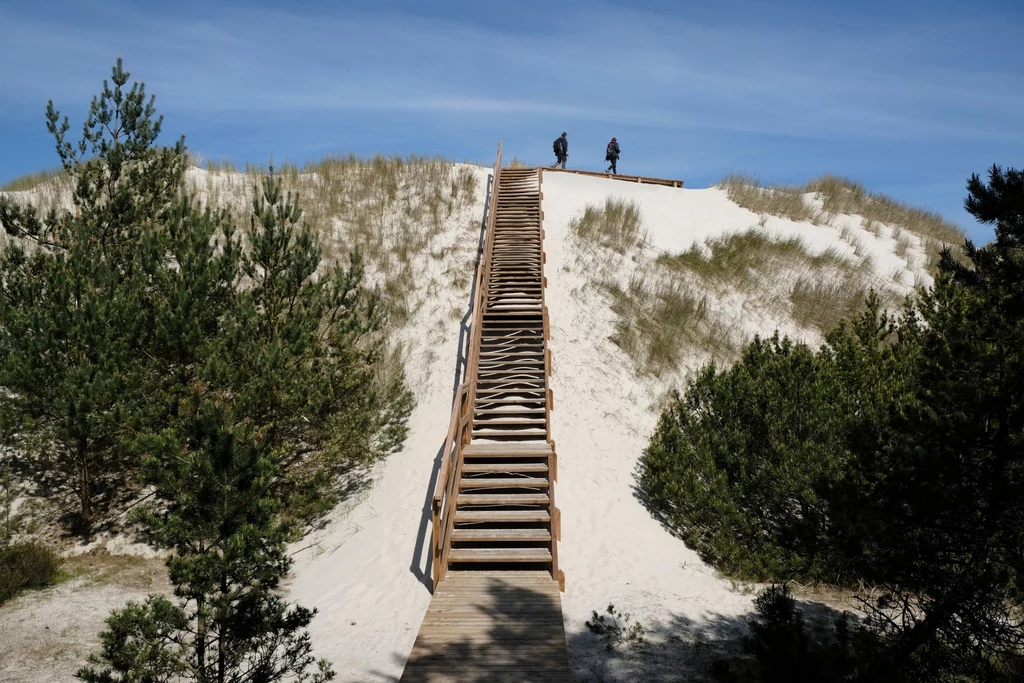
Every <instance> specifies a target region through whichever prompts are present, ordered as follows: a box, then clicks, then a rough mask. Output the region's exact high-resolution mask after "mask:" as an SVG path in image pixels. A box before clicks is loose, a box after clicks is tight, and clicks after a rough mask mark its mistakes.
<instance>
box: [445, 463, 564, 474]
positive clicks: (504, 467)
mask: <svg viewBox="0 0 1024 683" xmlns="http://www.w3.org/2000/svg"><path fill="white" fill-rule="evenodd" d="M547 471H548V464H547V463H546V462H519V463H516V462H482V463H472V462H470V463H464V464H463V465H462V473H463V474H476V473H480V474H492V473H512V472H524V473H525V472H547Z"/></svg>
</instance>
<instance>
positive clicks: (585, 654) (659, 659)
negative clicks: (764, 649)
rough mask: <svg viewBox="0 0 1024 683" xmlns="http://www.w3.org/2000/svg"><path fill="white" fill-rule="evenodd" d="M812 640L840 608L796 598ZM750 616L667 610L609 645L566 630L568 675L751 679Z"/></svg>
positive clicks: (582, 681) (701, 682)
mask: <svg viewBox="0 0 1024 683" xmlns="http://www.w3.org/2000/svg"><path fill="white" fill-rule="evenodd" d="M797 605H798V608H799V609H800V610H801V611H802V612H803V615H804V619H805V621H806V624H807V631H808V634H809V636H810V640H811V642H812V643H816V644H822V643H823V642H824V641H825V640H826V639H827V638H828V637H829V635H830V634H831V632H832V631H831V629H832V624H833V623H834V622H835V619H836V618H837V617H838V616H839V614H840V612H839V611H838V610H836V609H834V608H832V607H829V606H827V605H822V604H820V603H815V602H811V601H808V600H799V599H798V600H797ZM754 616H755V611H754V608H753V599H751V609H750V611H749V612H748V613H746V614H742V615H736V616H725V615H710V616H708V617H707V618H703V619H699V620H695V619H691V618H689V617H686V616H683V615H673V616H672V617H671V618H670V619H669V620H668V621H667V622H664V623H659V624H655V625H650V624H642V625H643V626H644V629H645V642H644V643H643V644H640V645H625V644H620V645H613V646H612V647H608V646H607V645H606V641H605V640H603V639H602V638H601V637H600V636H597V635H595V634H593V633H590V632H589V631H584V632H581V633H572V634H568V635H567V640H568V648H569V665H570V668H571V670H572V680H573V681H575V682H579V683H608V682H611V681H649V682H651V683H669V682H675V681H687V682H693V683H757V682H758V681H760V680H761V679H760V676H759V669H758V663H757V661H756V660H755V659H754V658H753V656H752V655H750V654H748V653H746V652H745V651H744V640H745V639H746V638H747V637H748V636H749V634H750V628H749V625H748V624H749V621H750V619H751V618H753V617H754Z"/></svg>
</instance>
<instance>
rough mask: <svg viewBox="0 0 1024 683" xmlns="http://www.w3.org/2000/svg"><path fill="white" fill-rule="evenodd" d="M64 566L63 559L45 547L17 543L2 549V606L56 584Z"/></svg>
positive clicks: (38, 544) (28, 543)
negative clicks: (25, 591)
mask: <svg viewBox="0 0 1024 683" xmlns="http://www.w3.org/2000/svg"><path fill="white" fill-rule="evenodd" d="M60 564H61V559H60V556H59V555H57V553H56V552H54V551H53V549H52V548H50V547H48V546H45V545H43V544H42V543H38V542H27V543H16V544H14V545H11V546H8V547H6V548H2V549H0V605H2V604H3V603H5V602H7V601H8V600H10V599H11V598H13V597H14V596H16V595H18V593H21V592H22V591H24V590H28V589H31V588H44V587H46V586H51V585H53V584H54V583H56V581H57V576H58V574H59V571H60Z"/></svg>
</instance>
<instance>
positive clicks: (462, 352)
mask: <svg viewBox="0 0 1024 683" xmlns="http://www.w3.org/2000/svg"><path fill="white" fill-rule="evenodd" d="M493 185H494V174H493V173H492V174H490V175H488V176H487V192H486V193H485V195H484V216H483V220H481V221H480V233H479V235H478V237H477V247H476V259H475V261H474V272H475V271H476V270H478V269H479V268H480V262H481V260H482V259H483V255H484V238H485V236H486V235H485V233H486V229H487V217H488V213H489V211H490V206H491V192H492V190H493ZM476 283H477V278H476V277H473V278H472V284H471V285H470V290H469V305H468V307H467V309H466V314H465V315H464V316H462V320H460V321H459V346H458V351H457V352H456V354H455V369H454V372H453V373H452V402H454V401H455V399H456V397H457V396H458V392H459V386H461V385H462V383H463V382H464V381H465V378H466V367H467V363H468V361H469V358H468V355H469V343H470V333H471V332H472V330H471V329H470V328H471V325H470V322H471V321H472V319H473V302H474V301H475V300H476ZM446 434H447V432H446ZM447 446H448V444H447V443H442V444H441V446H440V447H439V448H438V449H437V453H436V454H434V464H433V466H432V467H431V469H430V479H429V481H428V482H427V491H426V495H425V496H424V499H423V507H422V508H421V510H420V523H419V527H418V528H417V531H416V543H415V544H414V546H413V551H412V560H411V561H410V563H409V571H411V572H412V573H413V575H414V576H415V577H416V578H417V579H418V580H419V582H420V583H422V584H423V585H424V586H426V587H427V590H433V588H434V579H433V576H432V573H433V562H434V554H433V552H430V553H427V556H426V559H425V560H422V559H421V558H423V549H424V547H425V546H426V545H427V539H428V537H429V536H430V534H431V532H432V529H433V506H432V503H433V500H434V489H435V488H436V487H437V477H438V475H439V474H440V471H441V461H442V459H443V458H444V450H445V448H446V447H447ZM421 562H423V567H421V566H420V563H421Z"/></svg>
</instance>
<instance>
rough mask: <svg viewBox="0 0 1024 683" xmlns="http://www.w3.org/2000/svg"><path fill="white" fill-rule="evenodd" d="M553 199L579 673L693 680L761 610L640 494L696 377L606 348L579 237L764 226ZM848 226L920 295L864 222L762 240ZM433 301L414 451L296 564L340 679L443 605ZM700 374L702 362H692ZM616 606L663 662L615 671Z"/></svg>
mask: <svg viewBox="0 0 1024 683" xmlns="http://www.w3.org/2000/svg"><path fill="white" fill-rule="evenodd" d="M477 173H478V174H479V177H480V178H481V180H482V181H483V182H481V184H480V185H481V187H480V189H479V197H478V198H477V199H478V201H477V202H476V205H475V206H474V207H472V211H475V216H477V220H479V216H480V215H481V214H482V206H483V191H484V188H485V187H486V175H487V173H486V170H483V169H478V170H477ZM543 192H544V211H545V214H546V215H545V229H546V233H547V239H546V250H547V254H548V262H547V266H546V274H547V276H548V289H547V297H548V305H549V309H550V314H551V328H552V331H551V339H552V342H551V343H552V350H553V363H554V375H553V378H552V386H553V390H554V411H553V434H554V438H555V440H556V443H557V448H558V453H559V480H558V484H557V487H558V488H557V490H558V500H559V507H560V508H561V510H562V542H561V545H560V546H559V552H560V558H561V564H562V567H563V569H564V570H565V573H566V577H567V587H566V592H565V594H564V596H563V606H564V615H565V626H566V631H567V634H568V639H569V652H570V660H571V662H570V663H571V665H572V667H573V670H574V676H575V677H576V679H577V680H580V681H584V680H668V679H671V678H673V677H674V676H678V675H683V674H687V675H692V674H693V673H694V672H696V671H697V670H699V669H700V666H701V663H702V661H703V660H706V659H707V658H708V657H713V656H714V653H715V651H716V646H715V641H716V640H720V639H721V638H723V637H724V636H728V635H730V634H735V633H737V632H741V631H742V630H743V629H744V627H743V625H742V621H741V619H740V617H742V615H745V614H747V613H749V611H750V605H751V595H750V594H749V590H747V591H746V592H741V591H738V590H736V589H734V587H733V586H732V585H731V584H730V583H729V582H728V581H724V580H722V579H720V578H717V577H716V576H715V574H714V572H713V571H712V570H711V569H710V568H709V567H707V566H706V565H705V564H704V563H702V562H701V561H700V559H699V558H698V557H697V556H696V554H695V553H694V552H692V551H690V550H689V549H688V548H686V546H685V545H684V544H683V543H682V542H680V541H679V540H677V539H676V538H674V537H673V536H671V535H670V534H669V533H668V532H667V531H666V530H665V529H663V528H662V526H661V525H660V524H659V523H658V522H657V521H656V520H655V519H654V518H653V517H652V516H651V515H650V513H649V512H648V511H647V510H646V509H645V508H644V506H643V505H642V503H641V502H640V501H639V500H638V498H637V496H636V493H635V490H634V486H635V480H634V470H635V467H636V464H637V460H638V458H639V456H640V455H641V454H642V451H643V448H644V446H645V445H646V442H647V439H648V438H649V435H650V432H651V429H652V428H653V426H654V424H655V421H656V419H657V413H656V411H655V410H654V409H653V406H655V405H656V403H657V401H658V400H659V399H660V398H661V397H662V396H663V395H664V392H665V391H666V390H667V389H668V388H669V387H670V386H671V384H672V383H673V382H678V381H679V379H680V377H681V375H679V376H676V377H672V378H664V379H662V380H653V379H637V378H636V377H635V376H634V373H633V371H632V366H631V363H630V362H629V359H628V358H626V356H625V354H624V353H623V352H622V351H621V350H620V349H619V348H618V347H616V346H615V345H614V344H612V343H611V342H610V341H609V339H608V337H609V335H610V334H611V332H612V325H613V323H614V319H615V318H614V314H613V313H612V312H611V310H610V309H609V306H608V301H606V300H605V299H604V298H603V297H602V295H600V294H599V293H598V292H597V290H595V289H594V288H593V287H588V286H587V277H586V275H587V274H586V273H584V272H581V271H580V265H579V262H578V261H577V260H576V259H575V258H574V254H573V253H572V246H571V242H570V240H569V239H568V238H569V234H568V224H569V221H570V220H571V219H572V218H573V217H574V216H576V215H579V214H580V213H581V212H582V211H583V209H584V207H585V206H586V205H588V204H603V202H604V200H605V198H606V197H608V196H616V197H623V198H629V199H634V200H636V201H638V202H639V203H640V205H641V209H642V211H643V215H644V219H645V221H646V228H647V230H648V236H649V245H648V247H647V250H648V251H649V252H651V253H657V251H658V250H668V251H671V252H679V251H682V250H685V249H686V248H688V247H689V246H690V245H692V244H694V243H695V242H703V241H704V240H705V239H707V238H709V237H713V236H716V235H723V234H728V233H730V232H737V231H744V230H747V229H749V228H751V227H752V226H756V225H757V224H758V219H759V217H758V216H757V215H756V214H753V213H752V212H750V211H747V210H745V209H742V208H740V207H739V206H737V205H735V204H733V203H732V202H730V201H729V200H728V198H727V197H726V195H725V193H724V192H723V191H720V190H717V189H702V190H691V189H682V190H681V189H675V188H664V187H657V186H646V185H632V184H627V183H624V182H619V181H613V180H608V179H603V178H590V177H583V176H574V175H569V174H558V173H547V174H545V177H544V184H543ZM459 221H462V222H461V223H460V222H459ZM843 227H847V229H848V230H847V235H848V236H849V235H850V234H854V235H856V237H857V239H859V240H860V241H861V242H862V246H861V249H862V250H867V251H868V253H870V255H871V256H872V258H873V259H874V262H875V267H876V270H877V271H878V274H879V276H880V277H888V278H889V279H890V280H892V281H893V282H894V283H896V285H894V286H901V285H899V282H898V280H899V281H901V282H902V283H903V285H902V286H905V287H907V288H909V285H910V284H912V283H913V281H914V276H915V275H917V276H919V277H926V276H923V275H922V274H921V272H920V267H919V265H918V264H919V262H921V259H920V248H919V245H918V246H916V247H914V248H912V250H911V258H910V259H909V260H910V261H911V263H909V264H908V263H907V262H906V261H904V260H903V259H900V258H898V257H897V256H895V254H894V253H893V241H892V239H891V238H890V237H889V235H891V231H889V230H888V229H887V228H883V229H882V230H881V231H880V233H879V235H878V236H875V235H873V234H871V233H868V232H867V231H865V230H864V229H863V228H861V227H860V219H859V218H858V217H855V216H854V217H849V216H840V217H838V218H837V219H835V220H834V221H833V222H832V225H827V226H823V225H811V224H809V223H794V222H792V221H788V220H784V219H778V218H769V219H768V220H767V221H766V222H765V224H764V226H763V229H764V230H766V231H768V232H771V233H773V234H777V235H780V236H784V237H785V236H791V235H796V236H800V237H801V238H802V239H803V240H804V241H805V243H806V244H807V245H808V247H809V248H810V249H811V250H812V251H814V252H818V251H823V250H825V249H827V248H829V247H835V248H836V249H838V250H840V251H841V252H842V253H852V251H853V246H852V245H851V243H850V242H849V241H844V240H843V238H842V235H841V231H842V228H843ZM474 238H475V235H472V231H471V230H470V231H467V230H466V224H465V221H464V219H463V218H462V217H457V218H456V219H453V222H452V224H451V226H450V228H449V230H448V232H447V233H445V235H444V236H443V237H442V240H444V239H451V240H458V241H460V242H462V243H466V244H464V245H462V246H461V252H460V253H458V254H455V255H454V256H452V257H451V258H461V259H465V257H466V255H467V254H471V253H472V252H473V250H474V248H475V244H473V243H472V240H473V239H474ZM449 266H450V264H447V263H445V262H444V261H443V260H438V259H435V258H427V257H424V258H423V259H421V260H420V261H419V262H417V268H418V270H419V274H420V275H421V276H422V278H423V279H422V282H428V281H429V282H431V283H434V282H435V281H436V282H440V281H443V280H444V278H443V277H442V275H443V273H444V272H445V269H446V268H448V267H449ZM626 266H628V264H624V267H626ZM900 269H902V270H903V271H906V274H905V276H902V275H900V273H897V275H898V276H900V277H902V280H900V277H897V278H892V277H891V273H892V272H893V271H900ZM900 272H902V271H900ZM421 302H422V305H420V306H419V308H418V309H417V310H416V311H415V313H414V314H413V316H412V319H411V321H410V323H409V324H408V325H407V326H406V327H405V328H404V330H403V331H402V337H403V340H404V342H405V343H406V345H407V372H408V377H409V380H410V384H411V387H412V389H413V391H414V393H415V394H416V397H417V407H416V410H415V412H414V413H413V415H412V418H411V420H410V434H409V438H408V440H407V442H406V444H405V446H404V448H403V449H402V451H401V452H399V453H396V454H395V455H393V456H392V457H390V458H389V459H387V460H386V461H385V462H383V463H381V464H379V465H378V466H377V467H376V468H375V470H374V471H373V472H372V473H371V476H370V478H369V480H368V484H367V487H366V488H365V489H364V490H363V491H362V493H361V494H360V495H359V496H357V497H355V498H354V499H353V500H351V501H349V503H348V504H347V505H345V506H343V507H340V508H339V509H337V510H335V511H334V513H333V514H332V516H331V519H330V522H329V524H328V525H327V527H326V528H325V529H323V530H321V531H319V532H317V533H315V534H314V535H312V536H311V537H309V538H307V539H306V540H305V541H303V543H301V544H298V545H297V546H296V547H295V548H294V549H293V550H294V552H295V558H296V564H295V572H294V577H293V578H292V579H291V581H290V582H289V591H290V597H291V598H292V599H294V600H296V601H298V602H300V603H302V604H304V605H308V606H315V607H317V608H318V610H319V614H318V616H317V617H316V618H315V619H314V621H313V624H312V627H311V631H312V635H313V640H314V643H315V647H316V649H317V653H318V654H320V655H322V656H326V657H328V658H329V659H331V660H332V661H333V662H334V664H335V667H336V669H337V670H338V672H339V680H341V681H394V680H397V679H398V677H399V676H400V675H401V672H402V669H403V667H404V664H405V659H406V658H407V656H408V653H409V651H410V649H411V647H412V643H413V641H414V639H415V636H416V632H417V629H418V628H419V623H420V620H421V619H422V616H423V613H424V611H425V610H426V606H427V604H428V602H429V600H430V593H429V589H428V586H429V578H428V577H429V575H430V568H429V563H428V560H429V556H430V520H429V496H430V495H431V493H432V491H433V484H434V482H433V480H432V475H433V473H434V470H435V466H436V463H437V456H438V449H439V448H440V446H441V443H442V440H443V438H444V435H445V433H446V431H447V427H448V418H449V413H450V409H451V408H450V406H451V399H452V390H453V384H454V372H455V365H456V357H457V349H458V341H459V322H458V321H457V320H456V319H455V318H454V316H453V312H454V313H456V314H457V312H458V311H463V312H465V310H466V306H467V304H468V291H456V290H455V289H453V288H452V287H451V286H448V287H445V286H435V287H432V288H430V291H429V293H425V294H423V298H422V299H421ZM716 305H717V306H718V307H719V311H718V312H719V314H721V315H724V316H731V317H732V318H735V319H736V320H737V321H738V323H737V324H738V325H740V327H741V328H742V329H743V330H744V332H745V333H746V334H753V333H755V332H762V333H769V334H770V333H771V332H772V331H773V330H775V329H776V328H781V329H782V330H783V331H785V332H788V333H790V334H792V335H795V336H797V337H801V338H804V339H807V340H809V341H814V340H816V339H818V338H819V336H820V335H819V334H818V333H817V332H815V331H812V330H802V329H800V328H798V327H796V326H795V324H793V323H792V321H791V320H789V319H787V318H786V316H785V312H784V311H782V312H780V311H779V310H777V309H773V310H761V309H759V308H758V307H757V304H756V302H750V301H744V300H742V299H737V298H736V297H732V298H729V297H723V298H721V299H720V300H718V301H717V303H716ZM701 362H703V359H702V358H700V357H698V356H696V355H694V356H693V357H692V358H688V359H687V361H686V365H687V366H688V367H689V368H693V367H696V366H697V365H699V364H700V363H701ZM685 370H686V368H684V369H683V372H685ZM43 600H44V598H43V596H40V597H39V598H37V600H36V602H34V603H32V604H35V605H37V608H38V609H41V610H42V609H47V608H46V607H45V606H43ZM609 602H613V603H614V604H615V605H616V607H617V608H619V609H621V610H622V611H623V612H628V613H631V614H632V615H633V618H634V619H635V620H637V621H639V622H641V623H642V624H643V625H644V626H645V628H646V629H647V630H648V632H649V640H650V641H651V642H652V643H660V644H662V646H661V647H659V648H657V654H658V656H657V657H650V656H643V655H639V654H638V655H637V656H635V657H619V658H610V657H609V656H608V655H607V654H606V653H605V652H604V651H603V650H602V649H601V647H600V644H599V643H598V642H597V640H596V639H595V638H594V637H593V636H592V635H591V634H589V632H587V629H586V628H585V621H586V620H587V619H588V618H589V617H590V614H591V611H592V610H595V609H597V610H602V609H603V608H604V606H606V605H607V604H608V603H609ZM26 604H27V603H26ZM107 608H108V606H106V605H104V609H107ZM51 609H54V610H56V609H57V607H55V606H54V607H52V608H51ZM12 614H15V612H13V611H12V610H11V609H9V608H7V607H5V608H3V609H2V610H0V626H4V625H9V623H10V622H9V620H10V619H12V618H14V617H13V616H12ZM2 633H3V629H2V628H0V634H2ZM0 649H2V643H0ZM41 675H42V674H41ZM0 676H2V674H0ZM26 680H28V679H26ZM32 680H48V679H47V678H46V677H39V678H34V679H32Z"/></svg>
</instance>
